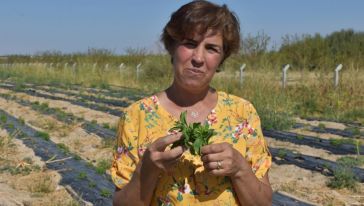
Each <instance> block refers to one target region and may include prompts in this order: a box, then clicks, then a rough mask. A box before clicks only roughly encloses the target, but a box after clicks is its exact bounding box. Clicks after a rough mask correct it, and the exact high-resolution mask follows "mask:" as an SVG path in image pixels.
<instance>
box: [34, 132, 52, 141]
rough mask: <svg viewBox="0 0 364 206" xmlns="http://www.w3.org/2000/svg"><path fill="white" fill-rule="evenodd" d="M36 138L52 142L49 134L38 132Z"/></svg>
mask: <svg viewBox="0 0 364 206" xmlns="http://www.w3.org/2000/svg"><path fill="white" fill-rule="evenodd" d="M35 136H36V137H39V138H42V139H44V140H46V141H49V140H50V137H49V134H48V133H46V132H42V131H37V132H36V133H35Z"/></svg>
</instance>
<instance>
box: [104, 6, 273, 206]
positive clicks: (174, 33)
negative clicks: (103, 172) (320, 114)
mask: <svg viewBox="0 0 364 206" xmlns="http://www.w3.org/2000/svg"><path fill="white" fill-rule="evenodd" d="M239 37H240V34H239V22H238V20H237V18H236V17H235V16H234V15H233V14H232V13H231V12H230V11H229V10H228V8H227V7H226V6H225V5H223V6H219V5H215V4H212V3H210V2H207V1H193V2H191V3H188V4H186V5H184V6H182V7H181V8H180V9H178V10H177V11H176V12H174V13H173V15H172V16H171V19H170V21H169V22H168V23H167V25H166V26H165V28H164V31H163V34H162V41H163V43H164V45H165V47H166V49H167V51H168V52H169V54H170V55H171V59H172V64H173V69H174V80H173V83H172V85H171V86H170V87H169V88H167V89H166V90H165V91H162V92H160V93H158V94H156V95H153V96H151V97H148V98H144V99H142V100H140V101H138V102H136V103H134V104H132V105H131V106H130V107H129V108H127V109H126V110H125V115H124V116H123V118H122V119H121V121H120V124H119V132H118V147H117V151H116V153H115V155H114V162H113V166H112V168H111V174H112V179H113V181H114V183H115V185H116V191H115V194H114V205H239V204H240V205H270V204H271V199H272V189H271V186H270V183H269V179H268V173H267V171H268V169H269V167H270V164H271V156H270V153H269V151H268V149H267V145H266V141H265V140H264V137H263V135H262V132H261V128H260V120H259V117H258V115H257V113H256V111H255V109H254V107H253V106H252V105H251V104H250V103H249V102H248V101H246V100H244V99H241V98H239V97H236V96H233V95H229V94H226V93H224V92H218V91H216V90H215V89H213V88H211V87H210V85H209V84H210V82H211V80H212V78H213V76H214V74H215V72H216V70H217V69H218V67H219V66H220V65H221V64H222V63H223V61H224V60H225V59H226V58H227V57H229V56H230V54H231V53H233V52H236V51H238V49H239V42H240V38H239ZM184 111H187V121H188V122H189V123H191V122H202V123H205V122H207V123H208V124H209V125H210V128H213V129H214V130H215V131H216V133H217V134H216V135H214V136H213V137H211V139H210V142H212V143H211V144H209V145H206V146H204V147H202V149H201V154H202V155H201V157H200V156H195V155H192V154H191V153H190V152H189V151H188V150H185V149H184V148H182V147H181V146H178V147H174V148H173V149H170V145H171V144H173V143H174V142H176V141H178V140H179V139H180V138H183V137H181V134H170V133H169V129H170V128H172V127H173V126H174V123H175V122H176V121H177V120H178V119H179V118H178V117H179V116H180V114H181V112H184Z"/></svg>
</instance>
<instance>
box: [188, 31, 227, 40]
mask: <svg viewBox="0 0 364 206" xmlns="http://www.w3.org/2000/svg"><path fill="white" fill-rule="evenodd" d="M207 38H208V39H215V38H217V39H219V38H221V40H222V32H221V31H217V30H212V29H209V30H207V31H206V32H205V33H198V32H194V33H191V34H189V35H186V37H185V38H184V39H191V40H194V41H202V40H203V39H207Z"/></svg>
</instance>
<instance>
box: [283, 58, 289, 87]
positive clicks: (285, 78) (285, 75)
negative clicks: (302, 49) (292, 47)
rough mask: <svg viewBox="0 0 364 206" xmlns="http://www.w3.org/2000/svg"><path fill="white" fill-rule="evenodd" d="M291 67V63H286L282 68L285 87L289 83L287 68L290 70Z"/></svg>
mask: <svg viewBox="0 0 364 206" xmlns="http://www.w3.org/2000/svg"><path fill="white" fill-rule="evenodd" d="M289 67H290V65H289V64H286V65H285V66H284V67H283V70H282V87H283V89H284V88H286V84H287V70H288V68H289Z"/></svg>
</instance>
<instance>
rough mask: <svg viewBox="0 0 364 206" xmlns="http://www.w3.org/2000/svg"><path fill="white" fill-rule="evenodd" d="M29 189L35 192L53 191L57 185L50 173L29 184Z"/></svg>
mask: <svg viewBox="0 0 364 206" xmlns="http://www.w3.org/2000/svg"><path fill="white" fill-rule="evenodd" d="M28 189H29V191H30V192H33V193H51V192H54V191H55V186H54V182H53V181H52V178H51V176H50V175H41V176H39V178H35V179H34V183H33V184H32V185H28Z"/></svg>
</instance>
